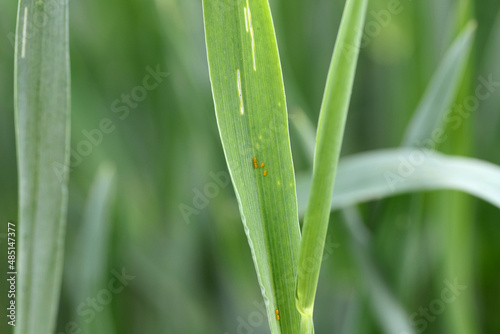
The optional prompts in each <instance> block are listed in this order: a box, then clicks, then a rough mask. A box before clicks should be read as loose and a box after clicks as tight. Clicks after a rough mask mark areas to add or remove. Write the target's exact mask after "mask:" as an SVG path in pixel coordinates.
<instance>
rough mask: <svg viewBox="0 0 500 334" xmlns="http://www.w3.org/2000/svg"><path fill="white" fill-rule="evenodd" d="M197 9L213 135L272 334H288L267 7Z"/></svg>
mask: <svg viewBox="0 0 500 334" xmlns="http://www.w3.org/2000/svg"><path fill="white" fill-rule="evenodd" d="M203 5H204V6H203V7H204V18H205V34H206V43H207V55H208V62H209V70H210V78H211V83H212V93H213V96H214V103H215V109H216V115H217V123H218V127H219V133H220V136H221V140H222V145H223V149H224V154H225V156H226V161H227V164H228V167H229V172H230V174H231V179H232V181H233V185H234V189H235V193H236V197H237V200H238V204H239V207H240V213H241V216H242V220H243V224H244V227H245V232H246V234H247V237H248V241H249V244H250V248H251V251H252V257H253V261H254V264H255V267H256V271H257V276H258V279H259V283H260V285H261V290H262V294H263V297H264V300H265V302H266V308H267V312H268V318H269V322H270V327H271V331H272V332H273V333H294V332H296V331H297V330H298V326H299V314H298V312H297V310H296V308H295V296H294V288H295V276H296V261H297V257H298V248H299V242H300V231H299V225H298V215H297V203H296V195H295V176H294V171H293V164H292V156H291V150H290V141H289V135H288V121H287V111H286V102H285V93H284V88H283V80H282V74H281V66H280V61H279V55H278V49H277V44H276V38H275V34H274V28H273V24H272V19H271V13H270V8H269V4H268V2H267V0H249V1H245V0H241V1H229V0H219V1H209V0H205V1H204V2H203ZM254 157H255V158H256V159H257V168H255V166H254V162H253V158H254ZM261 163H264V167H263V168H261V167H260V166H261ZM264 173H266V175H264ZM275 310H278V312H279V320H277V317H276V314H275Z"/></svg>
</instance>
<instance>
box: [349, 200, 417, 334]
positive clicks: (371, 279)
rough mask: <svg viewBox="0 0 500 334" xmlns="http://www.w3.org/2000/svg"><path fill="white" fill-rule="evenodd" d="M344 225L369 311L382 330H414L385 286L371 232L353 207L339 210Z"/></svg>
mask: <svg viewBox="0 0 500 334" xmlns="http://www.w3.org/2000/svg"><path fill="white" fill-rule="evenodd" d="M342 214H343V216H344V219H345V222H346V225H347V229H348V230H349V234H350V237H351V240H350V243H351V248H352V252H353V254H354V259H355V261H356V264H357V266H358V267H359V271H360V273H361V275H362V276H363V277H365V278H366V281H365V282H366V284H367V285H368V286H367V288H368V292H369V293H370V295H371V296H370V301H371V306H372V309H373V313H374V314H376V316H377V318H378V320H379V322H380V325H381V327H382V328H383V329H384V333H386V334H401V333H406V334H416V331H415V330H414V329H413V328H412V327H411V326H410V323H409V321H408V318H409V317H408V314H406V312H405V310H404V309H403V307H402V306H401V305H400V304H399V303H398V301H397V299H396V297H395V296H394V295H393V293H392V292H391V291H390V289H389V288H388V287H387V284H386V283H385V282H384V279H383V277H382V275H381V274H380V272H379V270H378V268H377V267H376V265H375V261H374V259H373V256H372V254H373V253H374V252H373V250H372V247H371V236H370V234H369V232H368V231H367V230H366V228H365V225H364V224H363V222H362V220H361V215H360V214H359V212H358V210H357V209H356V208H354V207H349V208H346V209H344V210H342Z"/></svg>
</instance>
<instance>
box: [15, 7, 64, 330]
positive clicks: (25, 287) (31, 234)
mask: <svg viewBox="0 0 500 334" xmlns="http://www.w3.org/2000/svg"><path fill="white" fill-rule="evenodd" d="M40 20H43V24H40ZM15 52H16V56H15V79H14V80H15V110H16V137H17V152H18V162H19V225H20V226H19V235H20V238H19V268H18V274H19V276H18V289H17V291H18V294H17V302H16V305H17V307H18V318H17V322H16V327H15V331H14V333H16V334H27V333H30V334H31V333H32V334H35V333H36V334H49V333H54V330H55V322H56V315H57V307H58V302H59V293H60V284H61V276H62V265H63V251H64V232H65V224H66V210H67V182H68V173H67V167H62V168H63V169H62V170H63V172H62V176H61V174H60V173H61V169H59V170H55V169H54V166H55V165H54V164H59V166H68V165H69V140H70V136H69V132H70V128H69V120H70V112H69V110H70V75H69V74H70V69H69V42H68V4H67V1H58V2H57V6H51V7H50V9H48V8H45V2H44V1H34V0H20V2H19V9H18V18H17V33H16V51H15Z"/></svg>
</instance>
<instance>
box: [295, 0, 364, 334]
mask: <svg viewBox="0 0 500 334" xmlns="http://www.w3.org/2000/svg"><path fill="white" fill-rule="evenodd" d="M367 3H368V1H367V0H349V1H347V3H346V7H345V9H344V14H343V18H342V22H341V24H340V30H339V34H338V39H337V42H336V45H335V50H334V53H333V56H332V61H331V65H330V70H329V73H328V78H327V83H326V88H325V93H324V97H323V103H322V106H321V112H320V118H319V124H318V132H317V137H316V150H315V155H314V169H313V180H312V187H311V194H310V197H309V203H308V206H307V209H306V213H305V217H304V228H303V234H302V241H301V245H300V252H299V262H298V275H297V290H296V302H297V309H298V310H299V312H300V313H301V316H302V317H303V318H305V319H304V320H303V321H301V333H309V332H308V331H309V330H310V328H309V326H308V325H307V324H308V321H307V319H310V318H312V314H313V307H314V299H315V295H316V289H317V285H318V277H319V271H320V267H321V260H322V256H323V248H324V245H325V238H326V232H327V229H328V220H329V216H330V204H331V200H332V194H333V185H334V181H335V174H336V171H337V164H338V160H339V155H340V149H341V144H342V137H343V134H344V126H345V122H346V118H347V110H348V107H349V101H350V97H351V92H352V85H353V82H354V74H355V70H356V65H357V59H358V53H359V45H360V40H361V32H362V28H363V23H364V18H365V14H366V7H367Z"/></svg>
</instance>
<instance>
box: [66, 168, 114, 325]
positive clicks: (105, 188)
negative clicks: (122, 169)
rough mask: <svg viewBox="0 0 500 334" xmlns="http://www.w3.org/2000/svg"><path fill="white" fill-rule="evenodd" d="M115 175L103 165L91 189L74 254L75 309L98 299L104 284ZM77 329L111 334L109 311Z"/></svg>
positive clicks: (106, 271)
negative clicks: (91, 297) (75, 258)
mask: <svg viewBox="0 0 500 334" xmlns="http://www.w3.org/2000/svg"><path fill="white" fill-rule="evenodd" d="M114 174H115V168H114V166H112V165H110V164H109V163H102V164H101V165H100V167H99V170H98V171H97V173H96V176H95V178H94V182H93V183H92V187H91V188H90V193H89V197H88V200H87V204H86V206H85V213H84V216H83V224H82V228H81V231H80V233H79V234H78V239H77V243H76V245H75V249H74V254H75V255H77V256H78V259H77V261H75V262H77V263H78V266H77V268H75V269H74V274H75V277H74V283H75V284H74V286H73V288H74V290H76V291H78V292H79V293H77V294H75V306H76V307H77V306H78V305H79V304H80V303H82V302H84V301H85V300H87V298H88V296H97V295H98V294H99V291H100V290H101V289H102V287H103V286H106V284H107V282H106V279H107V277H108V275H109V272H108V257H109V256H108V254H109V252H108V248H109V247H108V246H109V243H110V239H109V237H110V232H111V221H110V214H111V208H112V204H113V197H114ZM75 309H76V308H75ZM80 329H81V331H82V334H92V333H99V332H102V333H106V334H112V333H114V332H115V330H114V329H113V323H112V316H111V309H110V308H109V307H106V308H104V309H103V310H102V311H101V314H99V317H96V318H95V319H94V320H93V321H91V322H87V321H84V322H82V324H81V326H80Z"/></svg>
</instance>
